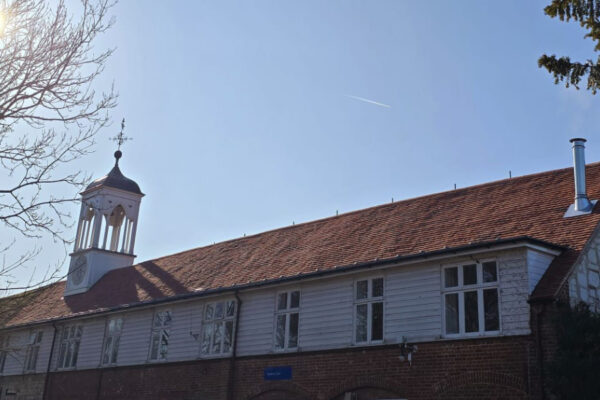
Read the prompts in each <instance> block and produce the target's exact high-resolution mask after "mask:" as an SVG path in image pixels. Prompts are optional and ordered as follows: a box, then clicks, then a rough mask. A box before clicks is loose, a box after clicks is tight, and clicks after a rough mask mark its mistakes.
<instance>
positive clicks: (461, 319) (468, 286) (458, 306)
mask: <svg viewBox="0 0 600 400" xmlns="http://www.w3.org/2000/svg"><path fill="white" fill-rule="evenodd" d="M442 278H443V289H442V292H443V293H442V297H443V303H444V313H443V315H444V332H445V334H446V336H459V335H465V336H472V335H480V334H489V333H497V332H499V331H500V311H499V301H498V267H497V265H496V261H484V262H473V263H465V264H461V265H452V266H447V267H444V268H443V269H442Z"/></svg>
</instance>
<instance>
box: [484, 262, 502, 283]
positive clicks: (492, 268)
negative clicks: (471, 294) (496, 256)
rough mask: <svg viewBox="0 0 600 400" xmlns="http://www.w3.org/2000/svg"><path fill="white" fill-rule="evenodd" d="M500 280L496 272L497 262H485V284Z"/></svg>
mask: <svg viewBox="0 0 600 400" xmlns="http://www.w3.org/2000/svg"><path fill="white" fill-rule="evenodd" d="M497 280H498V273H497V271H496V262H495V261H490V262H484V263H483V281H484V282H496V281H497Z"/></svg>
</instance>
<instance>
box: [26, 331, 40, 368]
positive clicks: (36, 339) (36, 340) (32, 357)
mask: <svg viewBox="0 0 600 400" xmlns="http://www.w3.org/2000/svg"><path fill="white" fill-rule="evenodd" d="M43 339H44V331H42V330H35V331H31V332H30V333H29V341H28V342H27V350H26V351H25V363H24V364H23V372H35V371H36V368H37V361H38V357H39V354H40V347H41V344H42V340H43ZM31 364H33V365H31Z"/></svg>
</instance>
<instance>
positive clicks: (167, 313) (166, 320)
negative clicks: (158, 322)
mask: <svg viewBox="0 0 600 400" xmlns="http://www.w3.org/2000/svg"><path fill="white" fill-rule="evenodd" d="M171 321H172V317H171V311H165V314H164V316H163V326H164V327H169V326H171Z"/></svg>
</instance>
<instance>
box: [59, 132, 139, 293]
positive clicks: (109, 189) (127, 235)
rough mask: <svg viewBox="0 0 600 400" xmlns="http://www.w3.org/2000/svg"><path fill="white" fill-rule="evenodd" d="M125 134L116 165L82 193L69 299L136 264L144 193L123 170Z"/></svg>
mask: <svg viewBox="0 0 600 400" xmlns="http://www.w3.org/2000/svg"><path fill="white" fill-rule="evenodd" d="M124 128H125V120H123V122H122V123H121V132H120V133H119V134H118V135H117V136H116V137H115V138H113V139H114V140H116V141H117V143H118V149H117V151H116V152H115V166H114V167H113V168H112V169H111V170H110V172H109V173H108V174H107V175H105V176H103V177H102V178H100V179H96V180H95V181H93V182H92V183H90V184H89V185H88V187H87V188H86V189H85V190H84V191H83V192H81V211H80V213H79V223H78V226H77V236H76V238H75V247H74V249H73V252H72V253H71V264H70V266H69V273H68V275H67V286H66V288H65V296H70V295H74V294H78V293H83V292H86V291H88V290H89V289H90V288H91V287H92V286H93V285H94V284H95V283H96V282H97V281H98V280H99V279H100V278H101V277H102V276H104V275H105V274H106V273H107V272H109V271H111V270H113V269H117V268H123V267H128V266H131V265H133V261H134V259H135V254H134V252H133V250H134V245H135V235H136V231H137V223H138V215H139V210H140V202H141V200H142V197H143V196H144V194H143V193H142V191H141V190H140V187H139V186H138V184H137V183H135V182H134V181H133V180H131V179H129V178H126V177H125V176H124V175H123V173H122V172H121V170H120V169H119V160H120V159H121V157H122V156H123V153H122V152H121V145H122V144H123V142H124V141H126V140H128V139H129V138H127V137H125V136H124V135H123V129H124Z"/></svg>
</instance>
